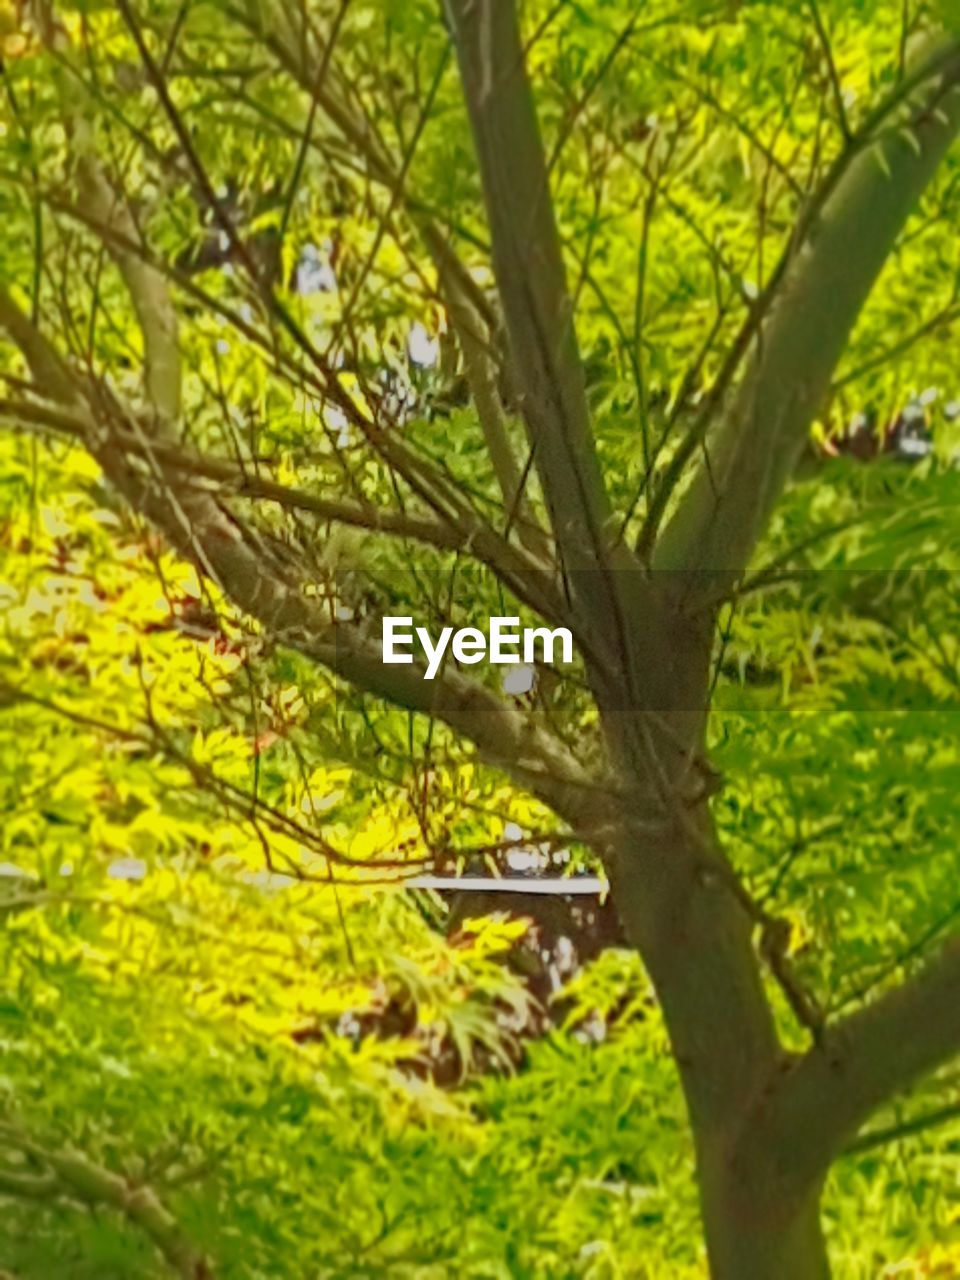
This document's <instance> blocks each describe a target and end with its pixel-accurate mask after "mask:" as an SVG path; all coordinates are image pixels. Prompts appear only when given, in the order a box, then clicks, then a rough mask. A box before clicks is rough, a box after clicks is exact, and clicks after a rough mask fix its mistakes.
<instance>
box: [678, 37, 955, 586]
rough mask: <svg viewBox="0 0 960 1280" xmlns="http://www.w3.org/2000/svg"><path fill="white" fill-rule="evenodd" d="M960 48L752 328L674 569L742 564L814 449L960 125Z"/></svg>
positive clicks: (880, 143) (879, 116) (850, 187)
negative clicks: (844, 370)
mask: <svg viewBox="0 0 960 1280" xmlns="http://www.w3.org/2000/svg"><path fill="white" fill-rule="evenodd" d="M958 85H960V45H958V44H957V43H956V42H952V41H951V42H950V43H948V44H946V45H943V44H942V43H941V44H940V45H939V47H938V48H937V49H936V50H935V51H934V52H932V53H931V54H930V56H929V59H928V61H927V62H926V63H925V64H923V65H922V66H921V68H920V70H919V71H918V73H917V74H916V75H915V76H913V77H912V78H911V82H910V86H909V91H908V92H906V93H905V94H904V93H903V92H899V91H898V93H897V94H896V95H895V96H894V97H893V98H892V99H891V100H890V102H889V103H888V104H887V105H886V106H885V107H882V108H881V109H880V110H879V111H878V112H877V113H875V115H874V117H873V118H872V120H871V123H870V127H869V129H868V131H867V133H866V134H865V135H863V136H860V137H858V139H857V140H856V141H855V144H854V145H852V146H851V148H850V149H849V150H848V152H847V154H846V156H845V157H844V159H843V161H842V163H841V165H840V166H839V168H838V169H837V170H836V171H835V172H834V173H832V174H831V176H830V177H829V178H828V182H827V186H826V189H825V194H824V196H823V198H822V199H815V201H814V209H815V212H814V213H813V215H812V216H810V217H809V218H807V219H806V220H805V221H804V222H803V223H802V235H801V236H800V237H799V238H798V239H797V240H796V241H795V242H794V244H793V245H792V246H791V248H790V250H789V253H788V258H787V261H786V263H785V266H784V268H783V270H782V272H781V273H780V274H779V277H778V279H777V282H776V283H777V290H776V296H775V299H774V301H773V305H772V306H771V307H770V308H769V310H768V311H767V312H766V313H765V314H764V315H763V317H762V319H761V320H760V322H759V323H758V324H757V325H756V327H755V332H754V333H753V334H752V335H751V347H750V350H751V362H750V364H749V367H748V368H747V370H746V372H745V374H744V376H743V379H742V381H741V383H740V386H739V387H738V388H737V390H736V391H735V392H734V393H733V394H731V395H730V396H729V397H728V398H727V399H726V401H725V403H724V404H723V406H722V408H721V413H720V417H719V421H718V423H717V424H716V426H715V427H714V428H713V430H712V432H711V434H709V435H708V436H707V437H706V441H705V445H704V460H703V462H702V464H701V466H700V467H699V469H698V470H697V472H696V474H695V475H694V478H693V481H692V483H691V486H690V489H689V490H688V492H687V493H686V494H685V495H684V497H683V499H682V500H681V502H680V504H679V506H678V508H677V510H676V512H675V513H674V515H673V518H672V519H671V521H670V522H669V524H668V525H667V527H666V528H665V529H664V531H663V533H662V534H661V537H660V540H659V543H658V545H657V549H656V554H655V559H654V563H655V565H656V567H658V568H664V569H706V570H711V571H728V572H732V573H738V572H742V571H743V569H744V568H746V566H747V563H748V561H749V558H750V555H751V553H752V551H753V548H754V546H755V545H756V542H757V540H758V538H759V536H760V535H761V533H762V531H763V529H764V527H765V524H766V521H767V519H768V517H769V514H770V511H771V510H772V507H773V505H774V503H775V502H776V500H777V498H778V497H779V495H780V493H781V491H782V490H783V488H784V486H785V484H786V482H787V480H788V478H789V476H790V475H791V473H792V471H793V469H794V466H795V465H796V461H797V458H798V456H799V454H800V452H801V450H802V448H803V445H804V442H805V440H806V435H807V432H808V430H809V427H810V424H811V422H812V420H813V418H814V416H815V415H816V413H817V411H818V409H819V407H820V405H821V403H822V400H823V398H824V396H825V395H826V393H827V391H828V389H829V385H830V378H831V375H832V372H833V369H834V368H835V366H836V364H837V361H838V360H839V358H840V356H841V354H842V353H843V350H844V347H845V345H846V342H847V338H848V336H849V334H850V331H851V329H852V328H853V325H854V323H855V322H856V319H857V317H858V315H859V313H860V311H861V309H862V307H863V305H864V303H865V301H866V299H867V297H868V295H869V293H870V291H871V289H872V287H873V285H874V282H875V281H876V278H877V276H878V275H879V273H880V271H881V270H882V268H883V265H884V263H885V262H886V260H887V259H888V257H889V255H890V252H891V250H892V249H893V248H894V246H895V243H896V240H897V237H898V235H899V233H900V231H901V229H902V227H903V225H904V223H905V222H906V220H907V218H908V217H909V215H910V213H911V212H912V211H913V209H914V207H915V206H916V203H917V201H918V200H919V198H920V196H921V194H922V192H923V190H924V189H925V187H926V186H927V185H928V183H929V182H930V180H931V178H932V177H933V175H934V173H935V172H936V169H937V167H938V165H939V163H940V161H941V160H942V158H943V156H944V154H945V153H946V151H947V150H948V148H949V146H950V144H951V143H952V142H953V140H954V138H955V137H956V134H957V132H958V129H960V87H958Z"/></svg>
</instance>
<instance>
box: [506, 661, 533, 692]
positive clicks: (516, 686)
mask: <svg viewBox="0 0 960 1280" xmlns="http://www.w3.org/2000/svg"><path fill="white" fill-rule="evenodd" d="M536 679H537V673H536V670H535V669H534V668H533V667H531V666H530V665H529V664H528V663H525V662H523V663H521V664H520V665H519V666H518V667H510V669H509V670H508V671H506V672H505V673H504V676H503V692H504V693H512V694H514V695H516V696H517V697H520V696H521V695H523V694H525V693H529V692H530V690H531V689H532V688H533V686H534V683H535V682H536Z"/></svg>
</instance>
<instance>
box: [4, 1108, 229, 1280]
mask: <svg viewBox="0 0 960 1280" xmlns="http://www.w3.org/2000/svg"><path fill="white" fill-rule="evenodd" d="M2 1136H3V1138H4V1139H5V1140H6V1141H8V1142H9V1143H11V1145H13V1146H15V1147H18V1148H19V1149H20V1150H21V1151H22V1152H23V1153H24V1155H27V1156H29V1157H30V1159H31V1160H33V1161H34V1162H36V1163H37V1164H38V1165H40V1166H41V1167H43V1168H45V1169H46V1170H47V1172H45V1173H42V1174H36V1175H31V1174H26V1173H20V1172H13V1171H10V1170H2V1171H0V1195H9V1196H16V1197H26V1198H28V1199H31V1200H44V1199H50V1200H57V1199H59V1198H62V1197H67V1198H69V1199H73V1200H79V1201H80V1202H81V1203H83V1204H88V1205H91V1206H100V1205H105V1206H107V1207H109V1208H111V1209H114V1210H115V1211H116V1212H118V1213H120V1214H121V1215H122V1216H123V1217H125V1218H126V1219H127V1220H128V1221H129V1222H130V1223H132V1225H133V1226H135V1227H137V1228H139V1229H140V1230H141V1231H142V1232H143V1233H144V1234H145V1235H146V1236H147V1237H148V1238H149V1239H150V1241H151V1242H152V1244H153V1246H154V1248H155V1249H156V1250H157V1252H158V1253H159V1254H160V1256H161V1257H162V1258H163V1259H164V1261H165V1262H166V1263H167V1265H168V1266H169V1267H170V1268H171V1270H172V1271H174V1272H175V1273H176V1274H177V1275H178V1276H182V1277H183V1280H212V1276H213V1272H212V1271H211V1270H210V1265H209V1263H208V1262H207V1260H206V1258H204V1256H203V1254H202V1253H201V1252H200V1251H199V1250H198V1249H196V1248H195V1247H194V1245H193V1244H192V1243H191V1242H190V1241H189V1240H188V1239H187V1237H186V1236H185V1235H184V1233H183V1230H182V1228H181V1227H180V1224H179V1223H178V1222H177V1220H176V1219H175V1218H174V1216H173V1215H172V1214H171V1213H170V1211H169V1209H167V1207H166V1206H165V1205H164V1204H163V1202H162V1201H161V1200H160V1197H159V1196H158V1195H157V1193H156V1192H155V1191H154V1190H153V1188H152V1187H149V1186H147V1185H145V1184H140V1185H134V1184H132V1183H130V1182H128V1181H127V1180H126V1179H125V1178H121V1177H120V1176H119V1175H118V1174H115V1173H112V1172H111V1171H110V1170H109V1169H105V1168H103V1166H102V1165H99V1164H95V1163H94V1162H93V1161H92V1160H90V1159H88V1158H87V1157H86V1156H84V1155H81V1154H80V1152H78V1151H72V1150H59V1151H57V1150H52V1149H49V1148H47V1147H43V1146H40V1145H39V1144H38V1143H36V1142H34V1141H32V1140H31V1139H29V1138H27V1137H26V1136H25V1135H22V1134H21V1133H20V1131H19V1130H18V1129H16V1128H14V1127H13V1126H11V1125H3V1126H2Z"/></svg>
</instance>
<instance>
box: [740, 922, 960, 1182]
mask: <svg viewBox="0 0 960 1280" xmlns="http://www.w3.org/2000/svg"><path fill="white" fill-rule="evenodd" d="M957 1053H960V937H957V938H954V939H952V940H951V941H950V942H948V943H947V945H946V946H945V947H944V948H943V950H942V951H941V953H940V955H939V956H938V957H936V958H935V959H934V960H932V961H930V962H929V963H928V964H927V966H926V967H925V968H924V969H923V970H921V971H920V973H918V974H917V975H916V976H915V977H913V978H911V979H909V980H907V981H906V982H904V983H902V984H901V985H900V986H899V987H897V988H895V989H894V990H892V991H890V992H888V993H887V994H886V995H884V996H882V997H880V999H878V1000H875V1001H873V1002H872V1003H871V1004H868V1005H867V1006H866V1007H865V1008H863V1009H861V1010H858V1012H856V1013H854V1014H851V1015H850V1016H849V1017H847V1018H845V1019H843V1020H842V1021H841V1022H839V1023H837V1024H835V1025H833V1026H831V1027H829V1028H828V1029H827V1030H826V1031H825V1032H824V1035H823V1037H822V1039H821V1043H820V1045H819V1046H815V1047H814V1048H812V1049H811V1050H810V1051H809V1052H808V1053H807V1054H806V1055H805V1056H804V1057H803V1058H802V1059H800V1061H799V1062H798V1063H797V1065H796V1066H795V1067H794V1068H793V1069H792V1070H791V1071H790V1072H789V1073H788V1074H787V1075H786V1076H785V1077H784V1078H783V1081H782V1084H781V1085H780V1086H779V1087H778V1089H777V1090H775V1092H774V1094H773V1097H772V1100H771V1103H770V1112H769V1116H768V1120H767V1122H766V1123H764V1124H762V1126H761V1127H762V1131H763V1132H764V1133H766V1134H768V1135H770V1136H772V1137H773V1140H774V1141H775V1142H776V1144H777V1149H778V1150H779V1152H780V1153H781V1159H782V1161H783V1163H784V1165H785V1166H786V1167H787V1168H789V1170H790V1171H791V1174H792V1176H793V1177H795V1178H797V1179H798V1180H800V1181H801V1182H812V1181H814V1180H815V1179H817V1178H818V1177H820V1176H821V1175H822V1173H823V1172H824V1170H825V1169H826V1168H827V1166H828V1165H829V1163H830V1161H831V1160H833V1159H834V1158H835V1156H836V1155H837V1154H838V1153H839V1152H840V1151H841V1150H843V1148H844V1147H845V1146H846V1145H847V1144H848V1143H850V1142H851V1141H852V1139H853V1138H854V1136H855V1135H856V1133H857V1130H858V1129H859V1128H860V1126H861V1125H862V1124H863V1123H864V1122H865V1121H866V1120H867V1119H868V1117H869V1116H870V1115H871V1113H872V1112H873V1111H875V1110H876V1109H877V1108H878V1107H880V1106H882V1104H883V1103H885V1102H888V1101H890V1100H891V1099H892V1098H893V1097H894V1096H895V1095H896V1094H898V1093H901V1092H902V1091H903V1090H904V1089H907V1088H908V1087H909V1086H910V1085H912V1084H914V1083H915V1082H916V1081H918V1080H920V1079H921V1078H922V1077H923V1076H925V1075H927V1074H929V1073H930V1072H931V1071H934V1070H935V1069H936V1068H937V1067H939V1066H941V1065H942V1064H943V1063H945V1062H947V1061H948V1060H949V1059H951V1058H952V1057H954V1056H955V1055H956V1054H957Z"/></svg>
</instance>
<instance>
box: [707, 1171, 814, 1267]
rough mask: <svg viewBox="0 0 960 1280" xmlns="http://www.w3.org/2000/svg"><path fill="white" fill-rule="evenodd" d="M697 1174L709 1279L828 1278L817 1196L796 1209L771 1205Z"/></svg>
mask: <svg viewBox="0 0 960 1280" xmlns="http://www.w3.org/2000/svg"><path fill="white" fill-rule="evenodd" d="M731 1182H732V1180H731V1178H730V1177H729V1172H728V1171H727V1176H724V1174H723V1173H721V1174H720V1175H718V1176H717V1177H716V1178H712V1177H710V1175H709V1174H708V1173H707V1172H706V1171H705V1170H704V1169H703V1168H702V1166H701V1170H700V1201H701V1206H702V1213H703V1225H704V1234H705V1236H706V1243H707V1256H708V1258H709V1261H710V1276H711V1280H829V1277H830V1263H829V1261H828V1258H827V1249H826V1244H825V1242H824V1238H823V1231H822V1228H821V1225H820V1197H819V1194H817V1193H813V1194H811V1195H809V1196H808V1198H807V1199H806V1200H805V1201H804V1202H802V1203H801V1204H799V1205H789V1204H788V1205H780V1206H772V1208H773V1210H774V1211H773V1212H771V1213H769V1214H768V1213H767V1212H766V1211H765V1201H766V1200H767V1199H768V1197H767V1196H757V1197H754V1196H753V1195H752V1194H750V1192H749V1191H748V1190H746V1189H745V1188H744V1187H743V1186H739V1185H731Z"/></svg>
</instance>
